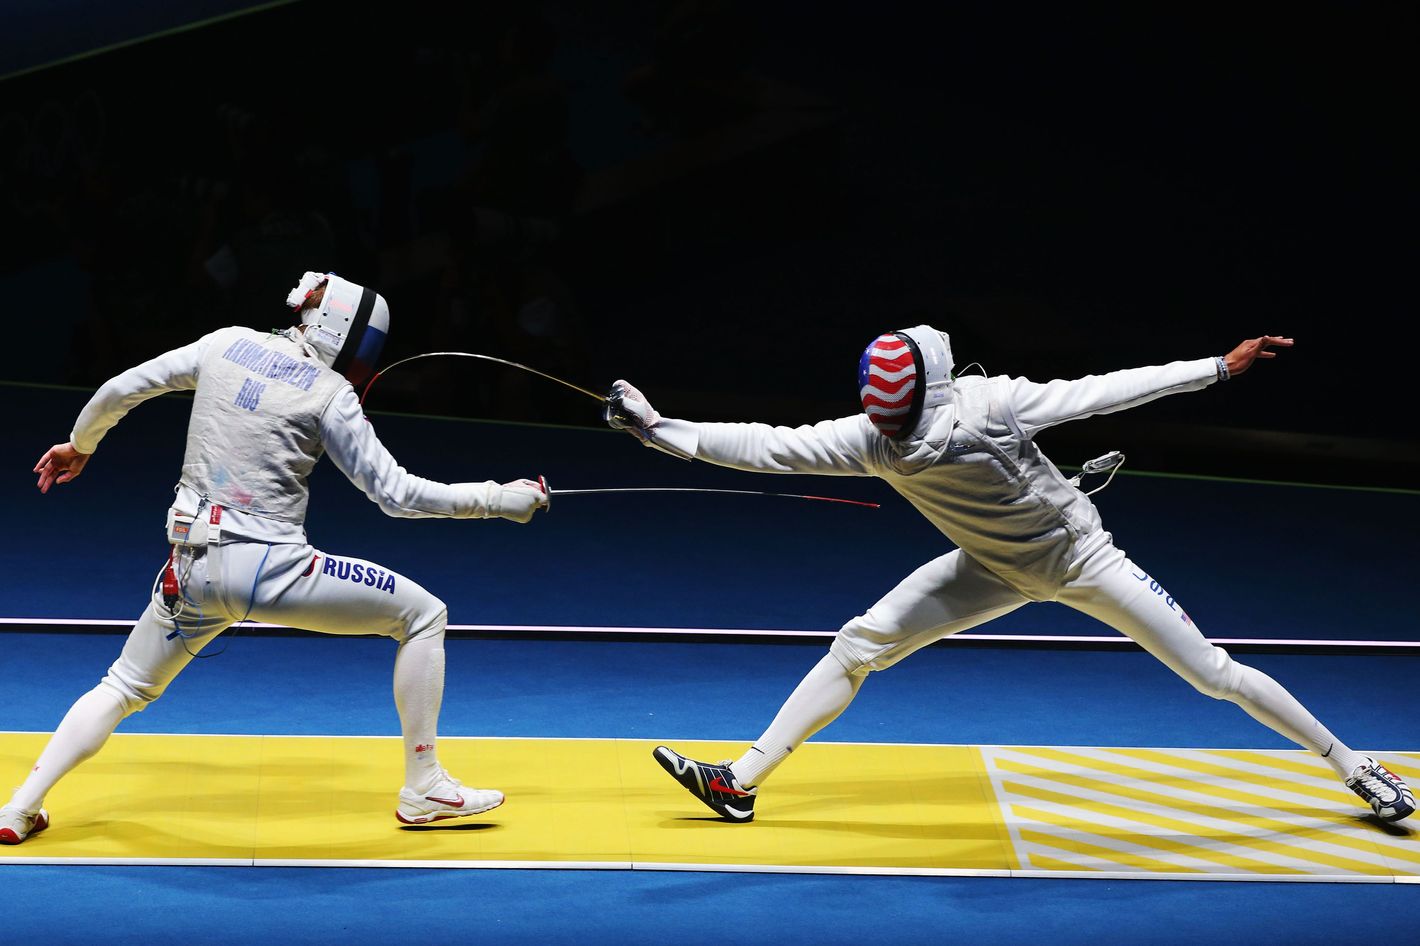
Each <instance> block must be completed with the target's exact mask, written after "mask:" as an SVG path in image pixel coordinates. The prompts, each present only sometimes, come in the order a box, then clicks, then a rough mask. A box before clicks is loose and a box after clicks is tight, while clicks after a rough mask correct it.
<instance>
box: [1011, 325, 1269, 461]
mask: <svg viewBox="0 0 1420 946" xmlns="http://www.w3.org/2000/svg"><path fill="white" fill-rule="evenodd" d="M1291 345H1292V339H1290V338H1284V337H1282V336H1279V335H1263V336H1261V337H1260V338H1252V339H1248V340H1247V341H1244V342H1243V343H1241V344H1240V345H1238V346H1237V347H1236V348H1234V349H1233V350H1232V351H1231V352H1229V353H1228V354H1227V355H1225V356H1221V357H1213V358H1199V359H1195V360H1194V361H1175V362H1173V363H1171V364H1167V365H1161V366H1157V367H1150V368H1128V369H1125V370H1124V371H1112V372H1110V373H1109V374H1104V375H1090V376H1088V377H1085V378H1080V379H1078V380H1076V381H1051V382H1048V383H1046V384H1037V383H1036V382H1034V381H1028V380H1026V379H1025V378H1012V379H1011V381H1010V400H1011V407H1012V409H1013V411H1014V413H1015V419H1016V424H1017V425H1018V427H1019V428H1020V432H1021V433H1022V434H1023V435H1025V436H1027V437H1031V436H1034V435H1035V434H1036V433H1037V432H1038V431H1041V430H1044V429H1045V428H1047V427H1053V426H1054V425H1056V424H1063V423H1065V422H1066V421H1071V420H1079V419H1080V418H1082V417H1090V416H1092V415H1094V414H1110V413H1113V412H1115V411H1122V410H1126V409H1128V408H1131V407H1138V406H1139V405H1140V404H1147V403H1148V402H1150V401H1153V400H1156V399H1158V398H1161V397H1164V396H1165V395H1168V394H1177V393H1179V392H1182V391H1197V390H1200V389H1202V388H1205V387H1207V386H1208V385H1210V384H1212V383H1214V382H1215V381H1223V380H1227V379H1228V378H1231V377H1233V376H1234V375H1239V374H1242V373H1243V372H1244V371H1246V370H1247V369H1248V368H1250V367H1251V366H1252V363H1253V362H1254V361H1256V360H1257V359H1258V358H1275V357H1276V356H1277V355H1276V352H1273V351H1269V350H1268V349H1269V347H1271V346H1278V347H1282V348H1290V347H1291Z"/></svg>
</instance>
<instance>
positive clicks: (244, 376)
mask: <svg viewBox="0 0 1420 946" xmlns="http://www.w3.org/2000/svg"><path fill="white" fill-rule="evenodd" d="M199 374H200V376H201V378H202V383H201V384H199V385H197V390H196V393H195V395H194V397H193V402H192V417H191V420H189V421H188V426H187V450H186V453H185V454H184V456H183V462H182V485H183V486H185V487H187V488H188V489H190V490H192V491H193V492H194V493H196V494H197V495H198V496H205V497H207V499H208V501H209V502H211V503H214V504H216V505H219V506H225V507H227V508H230V509H240V510H242V511H244V512H249V513H252V514H254V515H258V516H263V517H265V518H268V519H275V520H278V521H281V522H289V523H302V522H305V519H306V503H307V500H308V499H309V497H310V488H309V485H308V480H309V478H310V475H311V471H312V470H313V469H315V465H316V463H317V461H319V460H320V458H321V456H322V455H323V454H324V453H325V447H324V445H323V443H322V438H321V416H322V415H323V414H324V413H325V410H326V407H327V406H328V405H329V404H330V401H331V399H332V398H333V397H335V395H336V394H338V393H340V391H341V390H342V389H344V388H345V387H346V386H347V384H348V382H347V381H346V380H345V378H344V377H343V376H342V375H340V374H337V373H336V372H334V371H332V370H331V369H330V368H327V367H326V366H325V365H324V364H323V363H322V362H321V361H320V360H319V359H317V358H312V357H310V356H308V355H305V354H303V353H302V350H301V346H300V345H299V344H298V343H297V342H295V341H292V340H291V339H290V338H288V337H287V336H285V335H281V334H275V335H273V334H265V333H261V332H257V331H254V330H252V329H248V328H240V327H233V328H225V329H220V330H218V331H216V332H214V333H213V334H212V335H211V336H210V337H209V338H208V343H207V348H206V351H205V352H204V353H203V355H202V359H201V362H200V367H199ZM273 416H274V417H279V418H281V423H277V424H273V423H272V421H271V419H272V417H273Z"/></svg>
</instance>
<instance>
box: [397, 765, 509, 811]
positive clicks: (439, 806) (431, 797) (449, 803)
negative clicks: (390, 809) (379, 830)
mask: <svg viewBox="0 0 1420 946" xmlns="http://www.w3.org/2000/svg"><path fill="white" fill-rule="evenodd" d="M440 772H441V775H442V777H441V778H440V779H439V781H437V782H435V783H434V787H433V788H431V789H430V790H429V791H428V793H426V794H423V795H421V794H419V793H418V792H413V791H410V790H409V788H408V787H405V788H401V789H400V790H399V807H398V808H396V809H395V810H394V816H395V817H396V818H398V819H399V820H400V821H402V822H404V823H405V824H428V823H429V822H431V821H442V820H443V819H445V818H466V817H468V816H469V815H480V814H482V813H483V812H485V811H492V810H493V809H494V808H497V807H498V806H499V805H501V804H503V793H502V792H500V791H496V790H494V789H491V788H464V786H463V783H462V782H460V781H459V780H458V779H456V778H454V777H453V776H452V775H450V774H449V773H448V772H444V771H443V770H442V769H441V770H440Z"/></svg>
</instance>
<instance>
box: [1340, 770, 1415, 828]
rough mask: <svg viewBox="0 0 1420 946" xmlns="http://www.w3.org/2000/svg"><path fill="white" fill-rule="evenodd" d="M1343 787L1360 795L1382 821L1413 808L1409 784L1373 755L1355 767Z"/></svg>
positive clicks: (1408, 812)
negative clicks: (1373, 757) (1372, 757)
mask: <svg viewBox="0 0 1420 946" xmlns="http://www.w3.org/2000/svg"><path fill="white" fill-rule="evenodd" d="M1346 787H1347V788H1349V789H1351V791H1353V792H1355V793H1356V794H1357V795H1360V796H1361V800H1362V801H1364V802H1365V803H1366V804H1368V805H1370V806H1371V810H1372V811H1374V812H1375V813H1376V817H1378V818H1380V819H1381V820H1382V821H1399V820H1400V819H1402V818H1407V817H1409V816H1410V815H1412V814H1413V813H1414V812H1415V796H1414V795H1413V794H1411V792H1410V786H1409V785H1406V784H1405V780H1404V779H1402V778H1401V777H1400V776H1399V775H1396V774H1395V773H1394V772H1391V771H1389V770H1388V769H1386V767H1385V766H1383V765H1381V764H1380V763H1379V762H1377V761H1376V760H1375V759H1370V758H1368V759H1366V761H1365V762H1362V763H1361V764H1360V765H1358V766H1356V771H1354V772H1352V773H1351V777H1350V778H1348V779H1347V780H1346Z"/></svg>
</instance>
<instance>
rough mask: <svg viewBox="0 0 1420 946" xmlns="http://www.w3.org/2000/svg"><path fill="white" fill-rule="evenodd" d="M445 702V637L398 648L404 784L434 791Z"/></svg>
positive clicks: (439, 771)
mask: <svg viewBox="0 0 1420 946" xmlns="http://www.w3.org/2000/svg"><path fill="white" fill-rule="evenodd" d="M443 702H444V635H443V634H437V635H431V636H429V637H416V638H414V639H412V640H407V641H404V642H403V643H401V644H400V645H399V652H398V653H397V654H396V655H395V658H394V704H395V707H396V708H397V709H398V710H399V728H400V731H401V732H402V733H403V735H404V784H405V786H406V787H407V788H409V789H410V791H413V792H416V793H418V794H421V795H422V794H424V793H426V792H429V791H432V790H433V788H434V784H435V783H436V782H437V781H438V780H439V778H440V776H441V775H442V772H443V770H442V769H440V768H439V753H438V749H437V739H438V733H439V707H440V706H441V705H442V704H443Z"/></svg>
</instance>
